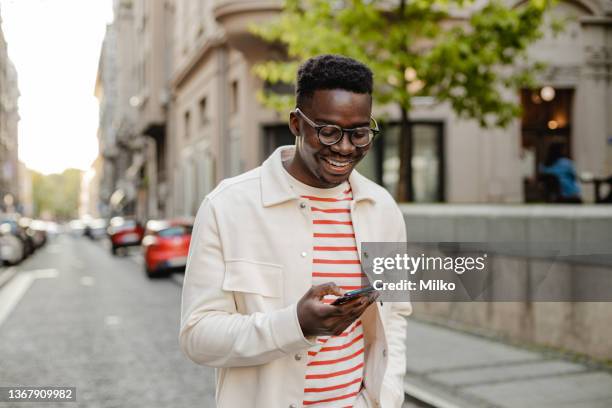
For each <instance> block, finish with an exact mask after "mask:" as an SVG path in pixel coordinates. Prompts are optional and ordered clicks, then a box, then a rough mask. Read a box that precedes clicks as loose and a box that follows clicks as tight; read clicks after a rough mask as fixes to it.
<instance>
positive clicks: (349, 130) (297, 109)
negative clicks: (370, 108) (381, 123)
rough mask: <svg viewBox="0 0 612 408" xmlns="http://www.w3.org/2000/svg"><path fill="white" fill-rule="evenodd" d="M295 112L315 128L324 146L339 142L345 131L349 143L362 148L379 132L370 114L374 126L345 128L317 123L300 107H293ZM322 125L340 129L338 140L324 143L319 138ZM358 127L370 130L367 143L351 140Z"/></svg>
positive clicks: (369, 143)
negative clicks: (370, 133) (370, 134)
mask: <svg viewBox="0 0 612 408" xmlns="http://www.w3.org/2000/svg"><path fill="white" fill-rule="evenodd" d="M295 113H296V114H298V115H299V116H301V117H302V119H304V120H305V121H306V123H308V124H309V125H310V126H311V127H312V128H313V129H315V130H316V131H317V139H319V143H321V144H322V145H325V146H333V145H335V144H337V143H340V141H341V140H342V139H343V138H344V132H347V133H348V134H349V141H350V142H351V144H352V145H353V146H355V147H359V148H363V147H367V146H369V145H371V144H372V142H373V141H374V139H375V138H376V136H377V135H378V134H379V133H380V129H379V128H378V122H376V119H374V117H373V116H370V119H372V121H373V122H374V126H375V127H374V128H371V127H366V126H362V127H357V128H352V129H345V128H343V127H341V126H338V125H333V124H327V125H317V124H316V123H315V122H313V121H312V120H311V119H310V118H309V117H308V116H306V115H305V114H304V112H302V111H301V110H300V108H295ZM324 127H333V128H336V129H338V130H339V131H340V137H339V138H338V140H336V141H335V142H333V143H325V142H324V141H322V140H321V129H323V128H324ZM359 129H368V131H371V132H372V137H371V138H370V140H369V141H368V143H366V144H362V145H358V144H355V143H354V142H353V135H354V134H355V132H356V131H357V130H359Z"/></svg>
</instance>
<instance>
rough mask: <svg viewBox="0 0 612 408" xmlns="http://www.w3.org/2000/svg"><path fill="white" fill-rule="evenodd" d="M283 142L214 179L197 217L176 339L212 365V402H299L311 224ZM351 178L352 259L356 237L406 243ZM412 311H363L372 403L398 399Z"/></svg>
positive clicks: (384, 200) (378, 202)
mask: <svg viewBox="0 0 612 408" xmlns="http://www.w3.org/2000/svg"><path fill="white" fill-rule="evenodd" d="M286 149H293V147H291V146H284V147H280V148H279V149H277V150H276V151H275V152H274V153H273V154H272V155H271V156H270V157H269V158H268V159H267V160H266V161H265V162H264V163H263V164H262V166H261V167H258V168H256V169H253V170H251V171H249V172H247V173H244V174H242V175H240V176H237V177H234V178H231V179H227V180H224V181H223V182H221V183H220V184H219V186H218V187H217V188H215V190H214V191H212V192H211V193H210V194H209V195H208V196H207V197H206V198H205V199H204V201H203V203H202V205H201V207H200V209H199V211H198V214H197V217H196V221H195V225H194V229H193V234H192V239H191V247H190V249H189V259H188V262H187V270H186V272H185V282H184V285H183V298H182V308H181V328H180V334H179V341H180V346H181V349H182V350H183V352H184V353H185V354H186V355H187V356H188V357H189V358H190V359H191V360H193V361H194V362H196V363H198V364H202V365H206V366H211V367H216V368H218V370H217V392H216V400H217V406H218V407H222V408H225V407H228V408H238V407H239V408H245V407H262V408H275V407H283V408H287V407H299V406H301V402H302V398H303V392H304V375H305V371H306V363H307V358H306V356H307V349H308V348H309V347H311V346H312V345H314V340H315V338H314V337H313V338H305V337H304V336H303V334H302V330H301V328H300V325H299V322H298V318H297V312H296V304H297V302H298V300H299V299H300V298H301V297H302V296H303V295H304V294H305V293H306V291H307V290H308V289H309V288H310V287H311V286H312V281H311V268H312V253H311V251H312V221H311V219H310V217H311V215H310V214H311V212H310V210H309V203H308V200H305V199H301V198H300V197H299V196H297V195H295V193H294V192H293V191H292V190H291V188H290V187H289V184H288V181H287V179H286V175H284V174H283V168H282V162H281V151H283V150H286ZM287 153H288V152H285V154H287ZM289 154H290V152H289ZM349 182H350V185H351V188H352V191H353V201H352V202H351V216H352V221H353V228H354V231H355V237H356V241H357V248H358V250H359V255H360V258H361V242H364V241H372V242H383V241H400V242H404V241H405V240H406V229H405V224H404V219H403V216H402V214H401V212H400V210H399V208H398V207H397V205H396V203H395V201H394V200H393V198H392V197H391V196H390V195H389V194H388V193H387V191H386V190H385V189H384V188H382V187H380V186H379V185H377V184H375V183H373V182H372V181H370V180H368V179H367V178H365V177H363V176H362V175H360V174H359V173H357V172H356V171H355V170H353V172H352V173H351V175H350V178H349ZM411 311H412V308H411V305H410V303H389V302H385V303H384V305H381V303H380V302H376V303H375V304H373V305H371V306H370V307H369V308H368V309H367V310H366V311H365V312H364V314H363V315H362V322H363V327H364V338H365V343H366V352H365V372H364V385H365V388H366V390H367V394H368V395H369V397H368V398H369V399H370V403H371V404H372V405H374V406H382V407H384V408H400V407H401V405H402V402H403V398H404V392H403V377H404V373H405V370H406V363H405V336H406V321H405V318H404V316H406V315H408V314H410V313H411Z"/></svg>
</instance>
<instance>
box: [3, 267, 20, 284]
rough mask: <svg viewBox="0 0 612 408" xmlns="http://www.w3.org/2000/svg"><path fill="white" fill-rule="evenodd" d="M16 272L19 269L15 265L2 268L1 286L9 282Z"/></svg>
mask: <svg viewBox="0 0 612 408" xmlns="http://www.w3.org/2000/svg"><path fill="white" fill-rule="evenodd" d="M16 274H17V269H15V268H14V267H13V266H11V267H9V268H6V269H0V288H2V287H3V286H4V285H6V284H7V283H9V282H10V281H11V279H13V276H15V275H16Z"/></svg>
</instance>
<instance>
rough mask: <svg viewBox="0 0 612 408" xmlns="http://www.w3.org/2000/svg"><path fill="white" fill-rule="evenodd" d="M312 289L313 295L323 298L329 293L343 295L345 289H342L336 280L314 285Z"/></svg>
mask: <svg viewBox="0 0 612 408" xmlns="http://www.w3.org/2000/svg"><path fill="white" fill-rule="evenodd" d="M311 291H312V293H311V294H312V296H313V297H316V298H318V299H323V297H325V296H327V295H335V296H342V295H343V294H344V290H342V289H340V288H339V287H338V286H337V285H336V284H335V283H334V282H327V283H323V284H321V285H316V286H313V287H312V288H311Z"/></svg>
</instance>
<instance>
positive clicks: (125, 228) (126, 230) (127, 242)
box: [107, 217, 144, 255]
mask: <svg viewBox="0 0 612 408" xmlns="http://www.w3.org/2000/svg"><path fill="white" fill-rule="evenodd" d="M107 232H108V236H109V238H110V241H111V253H112V254H113V255H116V254H117V249H119V248H125V247H130V246H137V245H140V243H141V242H142V237H143V236H144V228H143V227H142V225H140V223H139V222H138V221H136V220H135V219H133V218H124V217H113V218H111V221H110V226H109V227H108V230H107Z"/></svg>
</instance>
